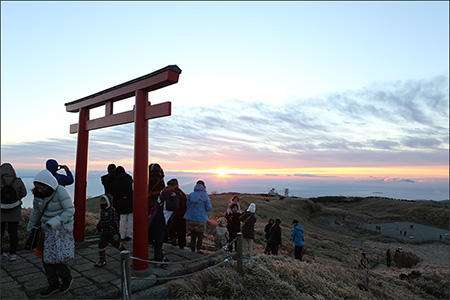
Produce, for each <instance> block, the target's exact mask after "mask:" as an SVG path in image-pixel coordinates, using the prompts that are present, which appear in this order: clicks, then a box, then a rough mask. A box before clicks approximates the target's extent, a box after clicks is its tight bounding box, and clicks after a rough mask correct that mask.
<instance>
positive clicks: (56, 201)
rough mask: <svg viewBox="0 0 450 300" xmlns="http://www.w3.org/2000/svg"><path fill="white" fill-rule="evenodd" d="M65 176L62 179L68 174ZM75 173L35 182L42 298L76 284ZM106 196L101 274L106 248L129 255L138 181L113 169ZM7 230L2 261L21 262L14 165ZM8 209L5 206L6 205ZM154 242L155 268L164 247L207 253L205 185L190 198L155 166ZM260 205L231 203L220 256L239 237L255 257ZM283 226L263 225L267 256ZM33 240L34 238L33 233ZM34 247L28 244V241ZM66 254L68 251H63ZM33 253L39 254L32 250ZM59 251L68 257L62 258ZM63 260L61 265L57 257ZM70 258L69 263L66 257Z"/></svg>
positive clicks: (49, 171)
mask: <svg viewBox="0 0 450 300" xmlns="http://www.w3.org/2000/svg"><path fill="white" fill-rule="evenodd" d="M63 172H64V174H63ZM73 182H74V178H73V175H72V172H71V171H70V169H69V168H68V167H67V166H66V165H60V164H59V163H58V162H57V161H56V160H55V159H49V160H47V162H46V168H45V169H44V170H42V171H41V172H39V173H38V175H36V177H35V178H34V180H33V184H34V188H33V189H32V193H33V196H34V198H33V210H32V212H31V215H30V221H29V223H28V225H27V231H29V232H30V233H31V232H32V231H33V228H39V229H40V230H41V232H42V233H43V234H42V235H41V238H40V240H39V243H37V246H35V248H36V249H35V253H36V255H37V256H38V257H40V258H41V259H42V262H43V266H44V271H45V274H46V276H47V281H48V286H47V287H46V288H45V290H43V291H42V293H41V294H40V296H41V297H48V296H50V295H52V294H53V293H55V292H57V291H60V292H61V293H65V292H67V291H68V290H69V289H70V287H71V285H72V282H73V278H72V275H71V270H70V268H69V266H68V264H67V261H68V260H70V259H71V258H73V255H74V251H75V246H74V241H73V222H74V212H75V209H74V204H73V201H72V197H71V195H70V193H69V192H68V191H67V189H66V188H65V186H67V185H70V184H73ZM101 183H102V185H103V188H104V194H103V195H101V197H100V216H99V220H98V224H97V230H98V231H99V233H100V239H99V243H98V251H99V260H98V262H97V263H96V264H95V265H94V266H95V267H103V266H105V265H106V264H107V262H106V257H107V256H106V247H107V246H108V245H111V246H113V247H115V248H117V249H118V250H120V251H121V250H124V249H126V246H125V244H126V243H124V242H126V241H130V240H132V239H133V178H132V176H131V175H129V174H128V173H127V172H126V171H125V168H124V167H123V166H116V165H115V164H113V163H111V164H109V165H108V167H107V174H105V175H103V176H101ZM1 187H2V206H1V228H2V239H3V236H4V233H5V231H6V229H7V230H8V236H9V239H10V251H9V254H8V253H6V252H4V251H3V247H2V259H6V258H9V259H10V260H11V261H14V260H16V259H17V255H16V253H17V250H18V249H17V248H18V232H17V231H18V224H19V222H20V221H21V220H22V215H21V210H22V209H21V204H22V202H21V199H22V198H24V197H25V196H26V195H27V191H26V188H25V185H24V183H23V182H22V180H21V179H20V178H18V177H17V176H16V173H15V170H14V168H13V166H12V165H11V164H9V163H4V164H2V165H1ZM4 202H5V203H4ZM148 207H149V209H148V241H149V245H151V246H152V247H153V249H154V257H153V260H154V261H158V262H160V263H158V264H156V265H155V266H156V267H164V266H165V264H164V263H165V262H167V261H168V259H167V258H166V257H165V256H164V253H163V251H162V246H163V244H164V243H171V244H172V245H174V246H178V247H179V248H180V249H185V247H186V246H187V245H188V242H187V237H188V236H190V241H189V247H190V250H191V251H192V252H196V253H198V254H204V251H203V248H204V247H203V239H204V236H205V233H206V228H207V221H208V214H207V213H208V212H209V211H210V210H211V208H212V205H211V200H210V198H209V196H208V193H207V190H206V184H205V182H204V181H203V180H198V181H197V182H196V184H195V186H194V189H193V191H192V192H191V193H189V194H188V195H186V193H184V192H183V191H182V190H181V189H180V187H179V182H178V180H177V179H176V178H172V179H171V180H169V181H167V184H165V181H164V171H163V170H162V168H161V166H160V165H159V164H150V166H149V184H148ZM256 221H257V217H256V204H255V203H251V204H250V205H249V206H248V208H247V209H246V210H244V211H243V210H242V209H241V203H240V199H239V196H237V195H234V196H233V197H232V198H231V199H230V200H229V203H228V207H227V210H226V213H225V214H224V215H223V216H220V217H218V219H217V228H216V229H215V231H214V245H215V247H216V249H217V250H219V249H222V248H223V249H225V250H227V251H230V252H232V251H233V245H234V250H237V249H236V247H237V242H236V236H237V234H238V233H239V232H241V233H242V237H243V245H242V246H243V249H242V251H244V252H248V253H253V252H254V243H253V242H254V239H255V223H256ZM298 223H299V222H298V221H297V220H293V222H292V225H293V229H292V230H291V236H292V238H293V243H294V246H295V258H296V259H299V260H301V259H302V254H301V253H302V247H303V234H304V230H303V228H302V227H301V226H300V225H299V224H298ZM280 225H281V220H280V219H279V218H277V219H275V220H273V219H270V220H269V223H268V224H267V225H266V226H265V229H264V231H265V238H266V247H265V251H264V253H266V254H271V255H278V249H279V247H282V246H283V244H282V239H281V226H280ZM30 236H31V234H30ZM27 242H28V241H27ZM61 249H63V250H61ZM32 250H33V249H32ZM60 252H64V256H63V254H61V253H60ZM58 257H59V258H58ZM61 257H64V258H61Z"/></svg>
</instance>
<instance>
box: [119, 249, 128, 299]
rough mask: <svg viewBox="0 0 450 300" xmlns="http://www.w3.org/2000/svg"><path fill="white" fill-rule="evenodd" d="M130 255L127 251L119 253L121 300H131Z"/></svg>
mask: <svg viewBox="0 0 450 300" xmlns="http://www.w3.org/2000/svg"><path fill="white" fill-rule="evenodd" d="M130 257H131V253H130V251H128V250H123V251H121V252H120V281H121V282H120V289H121V293H122V299H131V269H130Z"/></svg>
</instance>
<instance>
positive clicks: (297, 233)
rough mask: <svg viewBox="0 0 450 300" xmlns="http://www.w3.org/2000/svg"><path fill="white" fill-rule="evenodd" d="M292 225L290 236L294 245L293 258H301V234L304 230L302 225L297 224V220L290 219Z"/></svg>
mask: <svg viewBox="0 0 450 300" xmlns="http://www.w3.org/2000/svg"><path fill="white" fill-rule="evenodd" d="M292 225H294V228H292V230H291V236H292V237H293V239H294V246H295V259H298V260H300V261H301V260H302V250H303V241H304V238H303V234H304V233H305V231H304V230H303V227H302V226H300V225H299V224H298V221H297V220H295V219H294V220H292Z"/></svg>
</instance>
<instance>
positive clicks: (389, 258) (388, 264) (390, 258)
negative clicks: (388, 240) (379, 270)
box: [386, 249, 392, 267]
mask: <svg viewBox="0 0 450 300" xmlns="http://www.w3.org/2000/svg"><path fill="white" fill-rule="evenodd" d="M391 262H392V254H391V249H387V251H386V266H388V267H390V266H391Z"/></svg>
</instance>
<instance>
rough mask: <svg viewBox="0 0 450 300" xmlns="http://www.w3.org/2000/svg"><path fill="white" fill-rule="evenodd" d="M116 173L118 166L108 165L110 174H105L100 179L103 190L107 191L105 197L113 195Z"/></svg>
mask: <svg viewBox="0 0 450 300" xmlns="http://www.w3.org/2000/svg"><path fill="white" fill-rule="evenodd" d="M115 171H116V165H115V164H109V165H108V174H105V175H103V176H102V177H100V179H101V181H102V185H103V188H104V189H105V195H107V194H110V195H112V194H113V181H114V175H115Z"/></svg>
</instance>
